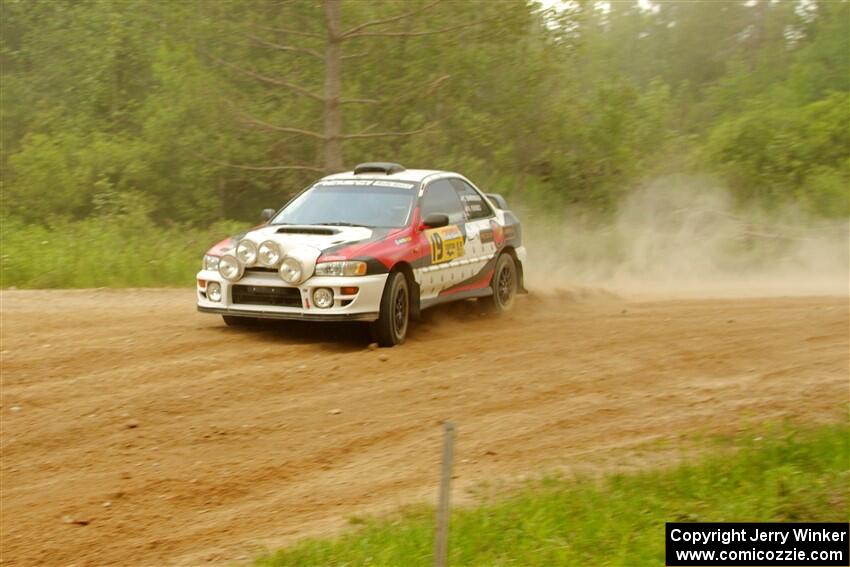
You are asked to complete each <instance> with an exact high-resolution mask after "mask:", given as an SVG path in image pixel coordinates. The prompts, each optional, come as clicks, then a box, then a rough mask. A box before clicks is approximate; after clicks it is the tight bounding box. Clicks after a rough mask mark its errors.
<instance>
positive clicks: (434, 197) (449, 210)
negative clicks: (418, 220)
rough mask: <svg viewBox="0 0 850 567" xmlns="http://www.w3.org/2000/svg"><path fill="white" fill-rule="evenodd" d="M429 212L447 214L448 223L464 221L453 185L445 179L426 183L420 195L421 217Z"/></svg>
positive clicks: (461, 207)
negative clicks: (422, 193)
mask: <svg viewBox="0 0 850 567" xmlns="http://www.w3.org/2000/svg"><path fill="white" fill-rule="evenodd" d="M431 213H445V214H447V215H449V224H458V223H462V222H464V220H466V219H465V215H464V208H463V204H462V203H461V201H460V198H459V197H458V194H457V191H456V190H455V188H454V186H452V184H451V183H449V182H448V180H446V179H438V180H437V181H434V182H432V183H429V184H428V187H427V188H426V189H425V195H423V196H422V218H425V217H426V216H428V215H430V214H431Z"/></svg>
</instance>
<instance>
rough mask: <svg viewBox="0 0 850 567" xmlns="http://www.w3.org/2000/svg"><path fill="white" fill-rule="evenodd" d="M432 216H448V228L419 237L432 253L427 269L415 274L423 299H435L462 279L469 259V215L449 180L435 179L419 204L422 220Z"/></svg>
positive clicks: (431, 230)
mask: <svg viewBox="0 0 850 567" xmlns="http://www.w3.org/2000/svg"><path fill="white" fill-rule="evenodd" d="M432 213H443V214H445V215H448V217H449V224H448V225H447V226H443V227H439V228H429V229H426V230H424V231H423V232H422V233H420V238H421V239H422V240H423V245H424V246H426V247H427V249H428V250H429V251H430V258H429V259H428V261H427V262H425V265H424V266H423V267H421V268H419V269H417V270H416V271H415V275H416V276H417V278H416V279H417V282H418V283H419V286H420V289H419V293H420V297H421V298H422V299H423V300H427V299H432V298H435V297H437V296H438V295H440V292H442V291H444V290H446V289H448V288H450V287H452V286H453V285H455V284H457V283H458V282H460V281H461V279H462V269H461V267H462V262H463V260H464V259H465V255H466V249H465V245H466V230H465V229H466V213H465V211H464V206H463V203H462V202H461V200H460V196H459V195H458V192H457V189H456V188H455V186H454V185H453V184H452V183H451V182H450V180H449V179H447V178H440V179H435V180H433V181H431V182H430V183H428V185H427V186H426V187H425V190H424V193H423V194H422V199H421V201H420V214H421V218H423V219H424V218H425V217H427V216H428V215H429V214H432Z"/></svg>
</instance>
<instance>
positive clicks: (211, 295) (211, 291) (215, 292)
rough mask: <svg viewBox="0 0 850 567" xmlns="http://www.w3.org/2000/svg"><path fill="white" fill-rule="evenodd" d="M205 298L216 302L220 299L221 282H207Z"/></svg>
mask: <svg viewBox="0 0 850 567" xmlns="http://www.w3.org/2000/svg"><path fill="white" fill-rule="evenodd" d="M207 299H209V300H210V301H215V302H216V303H218V302H219V301H221V284H220V283H218V282H210V283H208V284H207Z"/></svg>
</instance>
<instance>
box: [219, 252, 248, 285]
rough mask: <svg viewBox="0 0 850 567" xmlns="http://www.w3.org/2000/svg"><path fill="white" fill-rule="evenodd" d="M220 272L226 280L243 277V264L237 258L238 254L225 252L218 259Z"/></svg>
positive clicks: (233, 280)
mask: <svg viewBox="0 0 850 567" xmlns="http://www.w3.org/2000/svg"><path fill="white" fill-rule="evenodd" d="M218 273H219V274H221V277H223V278H224V279H226V280H229V281H232V282H235V281H236V280H238V279H239V278H241V277H242V264H240V263H239V260H237V259H236V256H233V255H231V254H225V255H224V256H222V257H221V260H219V261H218Z"/></svg>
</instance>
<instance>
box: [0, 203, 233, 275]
mask: <svg viewBox="0 0 850 567" xmlns="http://www.w3.org/2000/svg"><path fill="white" fill-rule="evenodd" d="M245 228H246V227H245V225H244V224H238V223H235V222H221V223H216V224H214V225H213V226H210V227H208V228H202V229H201V228H194V227H190V226H184V225H173V226H170V227H162V226H158V225H156V224H154V223H153V222H151V221H149V220H148V219H147V218H145V217H143V216H137V217H129V218H128V217H121V216H104V217H102V218H90V219H86V220H83V221H74V222H71V221H65V220H58V219H57V220H54V221H52V222H51V223H49V225H48V226H45V225H32V224H24V223H22V222H20V221H17V220H16V219H13V218H3V219H0V243H2V249H0V287H3V288H8V287H13V286H14V287H18V288H82V287H159V286H183V287H185V286H191V285H192V284H193V282H194V277H195V274H196V273H197V271H198V270H199V269H200V267H201V258H202V257H203V254H204V252H205V251H206V250H207V249H209V247H210V246H212V245H213V244H215V243H216V242H218V241H220V240H222V239H223V238H226V237H227V236H230V235H232V234H234V233H237V232H239V231H240V230H244V229H245Z"/></svg>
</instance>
